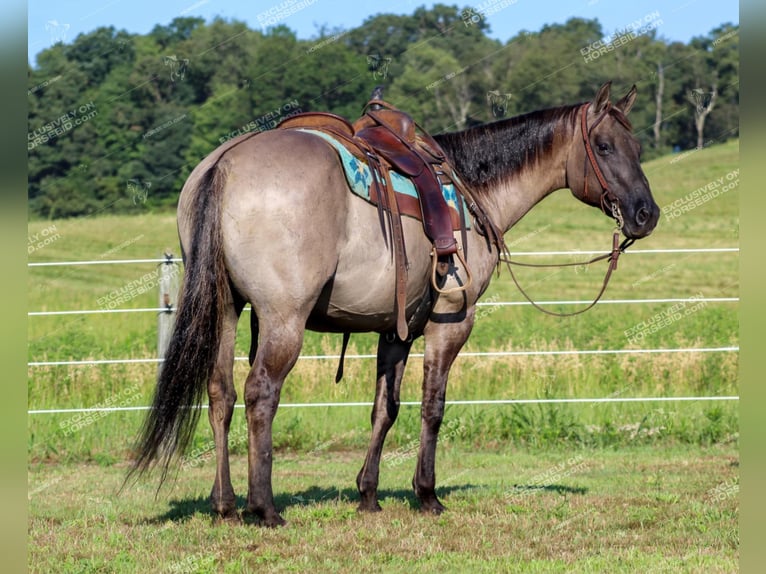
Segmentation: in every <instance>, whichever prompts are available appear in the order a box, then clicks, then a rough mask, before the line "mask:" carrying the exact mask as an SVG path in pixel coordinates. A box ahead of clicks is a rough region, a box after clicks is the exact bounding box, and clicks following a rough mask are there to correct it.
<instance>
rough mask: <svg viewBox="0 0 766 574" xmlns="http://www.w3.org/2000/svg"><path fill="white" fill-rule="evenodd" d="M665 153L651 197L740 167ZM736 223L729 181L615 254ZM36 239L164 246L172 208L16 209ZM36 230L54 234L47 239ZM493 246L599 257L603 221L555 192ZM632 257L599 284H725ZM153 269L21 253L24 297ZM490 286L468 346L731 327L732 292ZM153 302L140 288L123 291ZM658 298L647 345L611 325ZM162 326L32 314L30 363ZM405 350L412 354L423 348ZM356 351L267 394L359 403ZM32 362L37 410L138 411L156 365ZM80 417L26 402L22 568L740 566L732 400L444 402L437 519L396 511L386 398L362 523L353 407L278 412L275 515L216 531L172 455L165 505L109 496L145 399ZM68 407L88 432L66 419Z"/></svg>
mask: <svg viewBox="0 0 766 574" xmlns="http://www.w3.org/2000/svg"><path fill="white" fill-rule="evenodd" d="M675 159H676V158H670V157H664V158H659V159H656V160H654V161H652V162H649V163H647V164H646V165H645V166H644V169H645V172H646V174H647V177H648V179H649V181H650V183H651V185H652V190H653V193H654V196H655V199H656V200H657V203H658V204H659V205H660V206H661V207H663V206H668V205H670V204H672V203H673V201H675V200H676V199H678V198H684V197H685V196H687V195H688V194H690V193H692V192H694V190H697V189H700V188H702V187H704V186H706V185H707V184H708V183H709V182H711V181H715V180H717V179H718V178H720V177H726V175H727V174H731V173H734V170H736V169H737V167H738V161H739V148H738V142H736V141H735V142H729V143H726V144H723V145H718V146H711V147H709V148H705V149H703V150H700V151H698V152H696V153H694V154H691V155H689V156H686V157H682V158H681V159H680V160H676V161H674V160H675ZM738 221H739V220H738V192H737V190H736V189H732V190H731V191H729V192H728V193H726V194H725V195H721V196H719V197H717V198H715V199H711V200H710V201H708V202H706V203H704V204H702V205H700V206H698V207H696V208H695V209H694V210H692V211H690V212H688V213H685V214H683V215H681V216H679V217H676V218H671V219H668V218H664V219H662V220H661V222H660V224H659V226H658V228H657V230H656V231H655V232H654V233H653V234H652V235H651V236H650V237H649V238H646V239H644V240H642V241H640V242H638V243H637V244H636V245H635V246H634V247H632V248H631V250H642V249H670V248H699V247H708V248H709V247H732V246H736V245H737V244H738ZM29 234H30V238H33V237H37V238H38V239H37V240H36V241H34V242H32V243H30V255H29V259H30V261H69V260H89V259H94V260H99V259H104V260H107V259H137V258H147V257H160V256H161V255H162V253H163V251H164V250H165V249H167V248H170V249H171V250H172V251H174V252H176V253H177V252H178V247H177V245H178V241H177V237H176V231H175V219H174V215H172V214H163V213H147V214H146V215H144V216H140V217H135V216H132V217H128V216H125V217H117V216H109V215H103V216H99V217H96V218H89V219H79V220H61V221H53V222H40V221H35V222H30V223H29ZM43 236H45V237H46V238H48V240H47V241H46V242H44V244H40V242H39V239H40V238H42V237H43ZM506 239H507V241H508V243H509V245H510V246H511V248H512V250H513V251H514V252H516V253H518V252H524V251H549V250H558V251H570V250H597V251H605V250H607V249H608V248H609V243H610V229H609V223H608V221H607V220H606V219H605V218H604V216H603V215H602V214H600V213H598V212H597V211H596V210H593V209H589V208H586V207H585V206H582V205H581V204H579V203H577V202H576V201H574V200H573V199H572V198H571V196H570V195H569V194H568V192H565V191H562V192H559V193H557V194H554V195H553V196H551V197H550V198H548V199H546V200H545V201H544V202H543V203H542V204H541V205H539V206H538V207H536V208H535V209H534V210H532V212H531V213H530V214H528V215H527V216H526V217H525V218H524V219H523V220H522V221H521V222H520V223H519V224H518V225H517V226H516V227H515V228H514V229H513V230H511V232H510V233H509V234H508V236H507V238H506ZM631 250H629V251H628V252H627V254H626V255H625V256H624V257H623V258H622V259H621V260H620V265H619V268H618V270H617V272H616V273H615V274H614V276H613V278H612V282H611V284H610V286H609V289H608V290H607V293H606V297H605V298H607V299H650V298H666V297H679V298H689V297H692V296H696V295H700V294H701V295H703V296H705V297H736V296H737V295H738V290H739V285H738V255H737V254H736V253H715V254H699V253H687V254H680V255H679V254H651V255H650V254H639V253H631ZM562 258H563V259H564V260H568V261H571V260H574V256H573V255H572V256H569V255H567V256H563V257H562V256H559V257H556V258H554V257H551V258H545V257H539V258H537V259H538V260H540V261H551V260H554V259H555V260H561V259H562ZM155 267H156V265H155V264H136V265H91V266H70V267H34V268H30V270H29V303H28V305H29V310H30V311H41V310H74V309H86V310H87V309H98V308H99V305H100V303H99V301H102V302H103V300H104V297H106V296H108V295H109V293H110V292H112V291H114V290H119V289H121V288H123V287H125V286H126V285H128V284H131V283H132V284H134V285H135V284H144V285H146V284H149V283H151V281H152V279H151V275H150V276H149V278H148V279H147V278H146V277H145V276H146V274H147V273H150V274H151V273H153V272H154V269H155ZM603 271H604V267H603V266H598V267H597V268H595V267H594V268H588V269H587V270H586V269H583V268H580V267H575V268H566V269H562V270H528V269H522V270H520V271H519V272H518V277H519V279H520V281H521V282H522V284H523V285H524V287H525V289H527V291H528V292H529V293H530V294H531V295H532V296H533V297H534V298H535V299H537V300H541V301H545V300H549V301H550V300H583V301H584V300H587V299H589V298H591V297H592V296H594V295H595V293H596V292H597V291H598V289H599V287H600V283H601V280H602V277H603ZM483 300H484V301H485V302H487V303H488V305H486V306H484V307H481V310H480V312H479V318H478V320H477V324H476V326H475V328H474V332H473V334H472V336H471V338H470V339H469V342H468V344H467V345H466V348H465V351H469V352H470V351H490V350H492V351H519V350H540V351H551V350H575V349H630V348H644V349H653V348H671V349H672V348H684V347H710V348H713V347H728V346H736V345H737V344H738V318H737V304H736V303H712V302H711V303H707V304H704V305H703V304H700V305H696V306H692V304H691V303H690V304H688V305H687V306H686V307H685V308H683V309H681V310H680V311H679V314H678V315H679V316H678V317H677V318H676V317H675V314H673V313H672V312H671V307H672V306H673V304H672V303H644V304H640V305H639V304H634V305H609V304H603V305H598V306H596V307H595V308H594V309H592V310H591V311H589V312H588V313H585V314H584V315H580V316H577V317H572V318H566V319H559V318H552V317H548V316H546V315H543V314H541V313H539V312H537V311H535V310H534V309H532V308H531V307H529V306H502V305H497V304H496V303H498V302H503V301H520V300H521V296H520V295H519V294H518V292H517V291H516V289H515V287H514V286H513V284H512V282H511V281H510V280H509V278H508V275H507V272H503V274H502V275H501V276H500V277H499V278H496V279H494V280H493V282H492V284H491V286H490V288H489V290H488V291H487V293H486V294H485V295H484V297H483ZM156 306H157V290H156V288H154V286H152V288H151V289H149V290H148V291H147V292H146V293H143V294H139V295H137V296H136V297H135V298H133V299H131V300H130V301H127V302H125V303H124V304H121V305H120V307H124V308H144V307H156ZM558 309H559V310H567V311H571V310H572V308H571V307H564V306H558ZM669 315H672V316H673V319H672V320H671V321H670V322H669V324H667V325H666V326H664V327H663V328H661V329H658V330H656V331H655V332H652V333H648V332H647V333H646V336H645V337H644V338H643V339H642V340H641V341H635V340H631V338H630V336H629V335H628V334H626V333H631V332H634V331H635V328H636V325H640V324H641V323H642V322H643V323H647V324H648V323H649V322H651V321H652V320H654V319H653V318H658V317H667V316H669ZM157 320H158V319H157V316H156V315H155V314H153V313H130V314H110V315H80V316H68V315H66V316H52V317H39V316H36V317H30V319H29V329H28V340H29V355H28V359H29V361H52V360H84V359H114V358H132V359H144V358H152V357H155V356H156V345H157ZM247 323H248V321H247V320H243V321H241V322H240V326H239V331H238V337H237V356H240V357H242V356H246V355H247V351H248V346H249V333H248V325H247ZM375 342H376V338H375V337H374V336H371V335H354V336H353V337H352V341H351V346H350V348H349V353H350V354H368V353H374V349H375ZM339 348H340V337H339V336H337V335H327V334H314V333H310V334H308V335H307V337H306V342H305V346H304V351H303V352H304V354H305V355H317V354H335V353H337V352H338V351H339ZM413 352H414V353H418V352H422V341H418V342H416V345H415V348H414V350H413ZM373 361H374V360H371V359H357V360H352V359H349V360H347V362H346V369H345V371H346V373H345V377H344V380H343V381H342V382H341V383H340V384H338V385H336V384H334V383H333V382H332V381H333V378H334V374H335V368H336V366H337V365H336V363H335V362H334V361H324V360H302V361H299V362H298V365H297V366H296V368H295V369H294V371H293V372H292V373H291V375H290V378H289V379H288V381H287V383H286V384H285V387H284V389H283V394H282V402H283V403H298V402H300V403H303V402H357V401H371V399H372V395H373V392H374V391H373V389H374V385H373V381H372V376H373V375H372V370H373V368H374V367H373V365H374V362H373ZM737 367H738V365H737V353H736V352H711V353H657V354H621V355H616V354H611V355H609V354H607V355H553V356H543V355H529V356H505V357H492V358H488V357H480V358H477V357H468V356H462V357H460V358H458V360H457V361H456V364H455V366H454V367H453V370H452V374H451V378H450V384H449V388H448V400H449V399H453V400H454V399H524V398H573V397H579V398H587V397H681V396H718V395H737V394H738V383H737ZM28 372H29V377H28V401H29V408H30V409H51V408H80V407H94V406H99V405H101V406H108V405H118V404H119V405H125V406H138V405H146V404H149V401H150V397H151V394H152V390H153V384H154V378H155V375H156V365H154V364H122V365H98V366H92V365H91V366H56V367H29V370H28ZM246 372H247V367H246V363H244V362H237V364H236V366H235V378H236V381H237V388H238V391H239V394H240V396H241V395H242V390H241V389H242V381H243V380H244V377H245V374H246ZM421 376H422V360H421V359H420V358H418V357H413V358H411V360H410V363H409V367H408V370H407V373H406V375H405V380H404V383H403V387H402V400H404V401H415V402H417V401H419V399H420V378H421ZM240 403H241V399H240ZM240 406H241V405H240ZM88 416H89V415H88V414H73V413H61V414H41V415H30V416H29V417H28V453H29V485H30V486H29V488H30V521H29V537H30V552H29V566H30V570H31V571H37V572H48V571H61V572H96V571H115V572H131V571H157V570H160V571H168V572H182V571H183V572H186V571H202V572H208V571H210V572H229V571H231V572H235V571H236V572H240V571H242V572H249V571H255V570H256V569H259V570H261V569H264V568H265V569H270V570H275V571H293V570H300V571H304V570H309V569H314V570H318V571H330V570H337V571H352V570H353V571H358V570H369V571H383V570H385V571H394V572H396V571H402V572H404V571H412V570H413V569H417V570H418V571H421V570H422V571H425V572H429V571H437V570H438V571H466V570H476V571H520V572H557V571H562V572H564V571H566V572H569V571H578V572H600V571H605V570H608V571H615V572H621V571H624V572H629V571H636V570H645V571H647V572H665V571H667V572H676V571H695V572H696V571H704V572H728V571H733V570H735V569H736V559H737V554H738V536H737V529H736V519H737V504H736V496H731V495H730V494H731V492H733V490H734V488H735V486H736V484H737V478H736V477H737V475H738V470H737V464H736V463H737V460H738V454H737V453H738V430H739V416H738V404H737V401H689V402H676V401H674V402H663V403H658V402H631V403H578V404H522V405H491V406H489V405H478V406H477V405H470V406H466V405H452V406H448V408H447V413H446V418H445V424H447V425H450V424H451V425H452V426H451V427H449V428H451V429H452V431H451V432H449V433H446V432H443V433H442V440H441V441H440V447H439V449H440V450H439V459H438V462H437V472H438V478H437V487H438V488H441V491H440V492H441V494H442V496H443V497H444V499H445V502H446V503H447V504H448V506H449V507H450V508H451V510H452V511H451V512H450V513H449V514H447V515H445V516H443V517H441V518H437V519H433V518H425V517H421V516H420V515H418V514H417V513H413V512H412V510H411V506H413V505H414V499H413V497H412V495H411V493H410V489H409V481H410V477H411V473H412V468H413V465H414V459H412V455H411V453H410V449H411V446H412V445H413V444H414V442H413V441H415V442H416V441H417V438H418V436H419V425H420V421H419V411H418V408H417V407H415V406H404V407H403V408H402V411H401V414H400V416H399V420H398V421H397V424H396V425H395V426H394V429H393V430H392V432H391V434H390V436H389V440H388V441H387V443H386V450H385V451H384V455H385V454H386V453H387V454H388V455H389V458H387V459H386V460H385V461H384V464H383V469H382V472H381V481H382V484H381V488H382V489H383V491H384V492H385V493H386V494H385V499H384V500H383V503H382V504H383V506H384V509H385V512H384V513H382V514H380V515H375V516H357V515H356V513H355V512H354V510H353V508H354V505H355V503H354V501H355V496H356V494H355V489H354V488H353V484H354V476H355V474H356V472H357V470H358V467H359V466H361V463H362V460H363V454H362V453H363V449H364V448H365V447H366V445H367V441H368V433H369V408H367V407H343V408H332V409H331V408H313V409H291V408H282V409H280V411H279V413H278V415H277V418H276V421H275V436H274V441H275V446H276V448H277V455H276V456H275V461H276V462H275V465H276V466H275V489H276V491H277V496H278V505H279V506H280V507H282V508H284V509H285V512H284V515H285V517H286V518H287V519H288V520H289V521H290V522H291V526H290V527H288V528H287V529H283V530H279V531H263V530H261V529H255V528H250V527H230V526H222V525H215V524H211V523H210V516H209V514H208V513H207V502H206V498H207V494H208V492H209V488H210V483H211V482H212V477H213V474H212V473H213V469H212V466H211V464H210V463H204V464H202V463H201V464H199V465H197V466H193V467H192V468H191V469H190V470H188V471H184V474H183V476H182V477H180V478H179V480H178V483H177V485H176V486H175V488H174V489H173V490H172V492H171V493H169V494H168V493H165V491H163V494H162V495H161V496H160V498H159V499H158V500H155V499H154V489H155V488H156V483H153V482H151V481H150V482H147V483H142V484H140V485H138V486H137V487H135V488H134V489H131V490H130V491H128V492H126V493H125V494H124V495H123V496H121V497H119V498H117V497H115V496H114V492H115V490H116V488H117V487H118V486H119V483H120V481H121V479H122V477H123V475H124V471H125V464H126V463H127V461H128V460H129V459H130V456H131V445H132V441H133V438H134V437H135V435H136V433H137V431H138V428H139V426H140V424H141V420H142V417H143V413H141V412H136V411H131V412H111V413H101V414H99V415H90V418H87V417H88ZM204 419H205V417H204V416H203V422H202V424H200V425H199V427H198V429H197V433H196V436H195V440H194V443H193V444H192V446H191V452H190V453H187V456H189V455H192V456H198V455H200V453H202V454H204V453H207V452H208V451H207V449H208V444H209V441H210V439H211V433H210V430H209V426H208V425H207V422H206V421H205V420H204ZM328 421H329V422H328ZM73 424H74V425H77V424H81V425H83V426H82V427H81V428H79V429H77V430H75V431H73V430H72V429H73V428H74V427H73ZM244 424H245V423H244V413H243V411H242V409H241V408H238V409H237V411H236V412H235V417H234V421H233V432H234V433H235V436H240V437H241V436H242V433H244ZM445 428H446V427H445ZM232 451H233V453H234V463H233V465H234V470H233V472H234V474H235V475H236V477H235V488H237V492H238V494H239V495H240V496H242V495H244V494H245V493H244V491H243V488H244V486H243V485H244V480H245V478H244V477H245V459H244V456H243V455H244V453H245V448H244V441H243V440H235V441H233V444H232ZM195 453H196V454H195ZM208 454H209V453H208ZM392 455H397V456H399V457H401V458H404V459H405V463H404V464H400V465H398V464H395V461H396V460H398V458H396V457H395V458H391V456H392ZM574 456H582V457H583V458H584V459H585V461H587V464H586V468H585V469H584V470H583V471H582V472H579V471H578V472H577V473H574V474H571V475H567V476H564V477H562V478H561V480H556V481H554V482H553V483H551V484H544V485H542V486H543V487H542V488H538V487H540V486H541V485H540V484H535V483H534V480H533V479H534V477H536V476H538V475H539V474H540V473H541V472H544V471H545V470H546V469H550V468H552V467H554V466H555V465H556V464H559V463H560V461H562V460H569V459H571V457H574ZM195 460H199V461H203V460H206V459H205V458H204V457H200V458H199V459H195ZM525 481H527V483H526V484H527V485H528V486H529V481H532V485H531V486H532V487H531V488H528V489H525V490H524V492H525V494H523V495H522V496H520V497H517V498H519V499H518V500H516V499H515V498H514V500H513V501H509V500H508V498H507V497H506V496H505V493H506V492H507V491H508V489H509V488H512V487H513V486H514V485H515V484H520V485H522V486H523V485H524V484H525ZM238 484H239V486H237V485H238ZM716 486H721V487H722V489H723V491H725V492H724V494H723V496H719V495H720V494H721V493H720V492H718V491H715V490H711V489H715V488H716ZM339 489H340V490H339ZM583 489H584V490H583ZM514 492H516V491H514ZM711 493H715V494H711ZM517 494H518V493H517ZM240 506H243V502H242V500H240ZM708 548H709V549H710V550H707V549H708ZM703 549H705V550H703ZM157 550H160V552H159V553H158V552H157ZM156 560H159V562H158V563H155V561H156ZM157 564H159V568H158V567H157Z"/></svg>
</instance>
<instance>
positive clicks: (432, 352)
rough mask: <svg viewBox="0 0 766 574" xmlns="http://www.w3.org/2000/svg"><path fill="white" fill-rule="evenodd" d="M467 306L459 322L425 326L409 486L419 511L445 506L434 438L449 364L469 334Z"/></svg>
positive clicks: (437, 511) (441, 414)
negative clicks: (417, 437) (417, 424)
mask: <svg viewBox="0 0 766 574" xmlns="http://www.w3.org/2000/svg"><path fill="white" fill-rule="evenodd" d="M474 310H475V308H474V307H471V308H470V309H469V310H468V311H467V312H466V314H465V317H464V318H463V319H462V320H461V321H460V322H444V323H441V322H434V321H429V322H428V324H427V325H426V328H425V332H424V335H425V357H424V358H423V402H422V405H421V411H420V421H421V428H420V450H419V452H418V464H417V468H416V470H415V476H414V478H413V479H412V486H413V488H414V489H415V494H416V495H417V497H418V499H420V509H421V511H423V512H431V513H434V514H441V513H442V512H443V511H444V510H445V508H444V506H443V505H442V503H441V502H439V499H438V498H437V497H436V492H435V487H436V471H435V465H436V441H437V437H438V435H439V428H440V427H441V424H442V419H443V418H444V404H445V400H446V394H447V377H448V375H449V371H450V367H452V363H453V362H454V360H455V357H457V354H458V353H459V352H460V349H461V348H462V347H463V345H464V344H465V342H466V340H467V339H468V336H469V335H470V334H471V329H472V327H473V319H474Z"/></svg>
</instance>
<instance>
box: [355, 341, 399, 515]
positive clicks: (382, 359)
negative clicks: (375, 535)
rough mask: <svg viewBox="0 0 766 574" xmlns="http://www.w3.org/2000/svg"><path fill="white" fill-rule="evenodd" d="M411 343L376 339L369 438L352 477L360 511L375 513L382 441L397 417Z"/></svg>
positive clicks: (377, 507) (377, 505)
mask: <svg viewBox="0 0 766 574" xmlns="http://www.w3.org/2000/svg"><path fill="white" fill-rule="evenodd" d="M411 347H412V341H409V342H405V341H401V340H399V338H398V337H394V336H390V335H388V336H387V335H383V334H382V335H380V338H379V340H378V369H377V375H378V379H377V386H376V390H375V404H374V406H373V408H372V416H371V422H372V437H371V439H370V448H369V450H368V451H367V457H366V458H365V460H364V466H363V467H362V470H360V471H359V474H358V475H357V477H356V485H357V487H358V488H359V495H360V497H361V500H360V502H359V510H360V511H368V512H377V511H379V510H380V504H378V477H379V475H380V455H381V452H382V451H383V442H384V441H385V439H386V434H387V433H388V431H389V430H390V429H391V427H392V426H393V424H394V421H395V420H396V416H397V415H398V414H399V389H400V387H401V383H402V377H403V376H404V367H405V365H406V364H407V356H408V355H409V352H410V348H411Z"/></svg>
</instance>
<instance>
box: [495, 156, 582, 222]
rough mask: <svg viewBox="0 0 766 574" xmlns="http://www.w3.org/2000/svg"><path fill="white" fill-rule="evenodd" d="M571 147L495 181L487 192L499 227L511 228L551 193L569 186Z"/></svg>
mask: <svg viewBox="0 0 766 574" xmlns="http://www.w3.org/2000/svg"><path fill="white" fill-rule="evenodd" d="M567 156H568V146H565V147H559V148H558V149H557V150H555V151H553V152H551V153H550V154H548V155H546V157H545V158H542V159H541V160H540V161H539V162H536V163H534V164H527V167H525V168H524V169H523V170H521V171H520V172H517V173H513V174H511V175H510V176H508V177H506V178H504V179H502V180H499V181H497V182H494V184H493V185H492V186H491V187H490V188H489V190H488V193H487V194H486V199H487V202H489V203H490V204H491V205H490V206H488V207H489V210H490V211H489V212H490V213H491V214H492V217H493V218H494V219H495V223H496V224H497V226H498V227H499V228H500V229H502V230H503V232H505V231H508V230H509V229H510V228H511V227H513V225H515V224H516V223H517V222H518V221H519V220H520V219H521V218H522V217H524V216H525V215H526V214H527V213H528V212H529V211H530V210H531V209H532V208H533V207H534V206H535V205H537V204H538V203H539V202H540V201H542V200H543V199H544V198H545V197H546V196H548V195H549V194H550V193H552V192H554V191H556V190H558V189H562V188H564V187H566V186H567V179H566V164H567Z"/></svg>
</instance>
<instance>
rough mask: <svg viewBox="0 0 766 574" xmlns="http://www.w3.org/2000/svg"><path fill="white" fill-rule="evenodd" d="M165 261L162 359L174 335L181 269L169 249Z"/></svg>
mask: <svg viewBox="0 0 766 574" xmlns="http://www.w3.org/2000/svg"><path fill="white" fill-rule="evenodd" d="M164 255H165V261H163V262H162V263H160V270H159V276H160V280H159V285H160V305H159V306H160V308H161V309H163V310H162V311H160V312H159V314H158V323H159V324H158V329H157V356H158V357H159V358H160V359H162V358H164V357H165V351H166V350H167V348H168V343H169V342H170V336H171V334H172V333H173V325H174V324H175V322H176V304H177V300H178V276H179V274H180V268H179V266H178V264H177V263H175V262H174V261H173V254H172V253H171V252H170V250H169V249H166V250H165V254H164Z"/></svg>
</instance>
